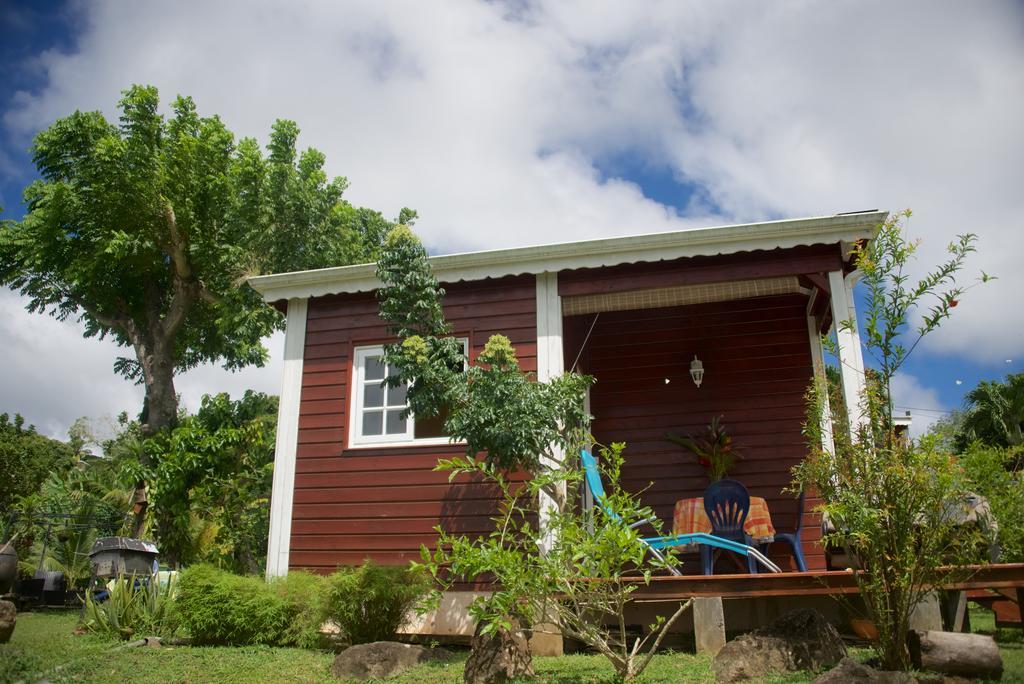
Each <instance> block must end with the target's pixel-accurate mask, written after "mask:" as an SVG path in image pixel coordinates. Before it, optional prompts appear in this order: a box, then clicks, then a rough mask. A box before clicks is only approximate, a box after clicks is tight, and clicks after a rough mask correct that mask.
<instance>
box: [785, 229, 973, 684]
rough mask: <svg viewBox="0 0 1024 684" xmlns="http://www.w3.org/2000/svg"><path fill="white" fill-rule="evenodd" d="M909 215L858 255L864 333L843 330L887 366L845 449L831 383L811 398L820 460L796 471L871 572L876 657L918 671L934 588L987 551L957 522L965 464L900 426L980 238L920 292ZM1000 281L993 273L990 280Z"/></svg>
mask: <svg viewBox="0 0 1024 684" xmlns="http://www.w3.org/2000/svg"><path fill="white" fill-rule="evenodd" d="M909 215H910V214H909V212H904V213H903V214H900V215H898V216H895V217H892V218H889V219H888V220H886V221H885V223H883V224H882V225H881V226H879V228H878V230H876V232H875V235H874V237H873V238H872V240H871V241H870V242H869V243H868V244H867V245H866V246H861V247H858V248H857V250H856V260H857V268H858V270H860V272H861V274H862V277H861V283H862V284H863V286H864V288H865V290H866V293H865V294H866V296H865V304H866V306H865V307H864V314H863V326H859V325H858V322H857V321H856V320H839V319H838V314H837V320H836V322H835V325H836V327H837V330H839V331H843V332H853V333H856V334H858V335H863V338H862V339H863V345H864V352H865V356H870V357H871V358H873V359H874V360H875V362H876V364H877V367H876V368H875V369H873V370H871V371H870V372H868V373H865V375H866V377H865V387H864V388H863V389H862V391H861V392H860V394H861V396H860V397H859V404H860V405H859V406H853V405H846V406H845V411H842V415H845V416H846V418H847V420H848V421H849V422H850V425H849V426H847V425H843V426H841V428H840V429H838V430H835V431H834V433H833V435H832V437H833V440H834V448H832V449H829V448H825V447H823V444H825V441H823V439H822V437H823V434H822V424H823V420H824V418H825V412H824V406H825V404H824V400H825V399H826V398H828V399H829V406H838V402H837V401H835V400H837V399H838V397H832V398H829V397H828V391H829V388H828V384H827V382H826V380H825V378H824V377H819V378H817V380H816V382H815V385H814V387H812V388H811V391H810V394H809V396H810V400H811V401H810V406H809V409H808V417H807V425H806V434H807V435H808V437H809V438H810V455H809V457H808V458H807V459H806V460H805V461H803V462H802V463H800V464H799V465H798V466H797V467H796V468H794V474H795V476H796V480H797V484H798V486H800V487H801V488H802V489H803V490H804V491H816V492H818V493H819V494H820V496H821V498H822V501H823V503H822V505H821V506H819V511H822V512H824V513H827V514H828V516H829V518H830V519H831V521H832V524H833V525H834V527H835V532H831V533H829V534H826V535H824V536H823V537H822V543H824V544H825V545H829V546H833V545H834V546H847V547H848V548H849V549H850V550H851V551H852V552H854V553H856V555H857V557H858V559H859V568H856V569H855V570H854V573H853V576H854V579H855V580H856V582H857V588H858V590H859V592H860V596H861V597H862V598H863V600H864V606H865V610H866V613H867V617H868V618H870V619H871V621H872V622H874V623H875V625H876V626H877V628H878V639H877V640H876V642H875V643H874V645H873V646H874V648H875V651H876V653H877V655H878V657H879V659H880V660H881V663H882V667H883V668H884V669H886V670H903V671H905V670H908V669H910V666H911V661H910V653H909V652H908V650H907V638H906V636H907V631H908V629H909V625H910V616H911V613H912V612H913V611H914V609H915V607H916V606H917V605H918V604H919V603H920V602H921V600H922V599H923V598H924V596H925V595H926V594H927V593H928V592H930V591H932V590H933V589H932V588H933V587H936V586H942V585H944V584H947V583H950V582H952V581H955V580H956V579H957V578H958V577H962V576H965V575H966V571H965V570H962V569H958V568H957V566H959V565H962V564H963V563H966V562H968V561H969V560H971V559H972V557H973V556H974V555H975V553H976V549H977V545H978V540H977V539H976V536H975V535H974V534H973V533H972V531H970V530H965V529H963V528H962V527H961V526H959V525H958V524H957V516H956V515H951V514H950V513H951V512H954V511H955V510H956V507H957V506H959V505H960V504H959V502H961V501H963V500H964V495H965V493H966V491H967V489H968V488H969V483H968V481H967V476H966V473H965V472H964V470H963V468H962V467H961V464H960V463H958V462H957V459H956V458H955V457H953V456H951V455H950V454H947V453H944V452H943V451H942V449H941V448H940V444H939V442H938V440H936V439H934V438H929V439H924V440H920V441H914V440H909V441H904V440H902V439H900V438H899V437H898V436H897V435H896V432H895V430H894V428H893V424H892V412H893V399H892V379H893V377H894V375H895V374H896V372H897V371H898V370H899V369H900V367H901V366H902V364H903V363H904V362H905V361H906V359H907V356H908V355H909V354H910V353H911V351H913V349H914V348H915V347H916V346H917V344H918V342H919V341H920V340H921V338H923V337H924V336H926V335H928V334H930V333H932V332H934V331H935V330H936V329H938V327H939V325H940V324H941V323H942V322H943V321H944V320H945V319H946V318H948V317H949V316H950V313H951V311H952V308H953V307H954V306H955V305H956V304H957V302H958V301H959V299H960V298H961V296H962V294H963V293H964V291H965V289H966V288H963V287H961V286H958V285H957V284H956V274H957V273H958V272H959V271H960V269H961V268H962V266H963V263H964V260H965V258H966V257H967V255H968V254H969V253H970V252H973V251H974V246H973V245H974V237H973V236H972V235H963V236H960V237H959V238H958V239H957V241H955V242H954V243H953V244H951V245H950V246H949V247H948V250H949V252H950V258H949V260H947V261H946V262H945V263H942V264H940V265H939V266H938V267H936V268H935V269H934V270H932V271H931V272H929V273H927V274H926V275H925V276H924V277H923V278H922V279H921V280H920V281H918V282H917V283H916V284H915V283H911V282H910V281H909V278H908V276H907V275H905V274H906V272H907V271H909V270H910V266H909V264H910V261H911V258H912V256H913V254H914V252H915V250H916V245H917V243H916V242H908V241H907V239H906V238H905V236H904V235H903V231H902V226H901V221H902V219H904V218H906V217H909ZM988 279H989V277H988V276H987V275H985V274H984V273H983V274H982V278H981V280H982V281H985V280H988ZM926 302H931V303H932V306H931V308H930V309H928V310H927V312H921V313H922V314H923V318H922V320H921V323H920V325H919V327H918V328H917V331H916V337H914V338H913V341H912V343H910V344H906V343H904V342H903V338H902V335H904V334H905V333H907V332H908V327H909V326H908V320H910V318H911V316H912V315H913V314H914V311H915V309H918V308H923V306H924V305H925V303H926Z"/></svg>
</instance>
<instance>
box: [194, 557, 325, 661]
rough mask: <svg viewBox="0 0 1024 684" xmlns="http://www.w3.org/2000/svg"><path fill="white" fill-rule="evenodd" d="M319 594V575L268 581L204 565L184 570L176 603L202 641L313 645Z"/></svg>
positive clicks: (196, 635) (196, 639) (224, 643)
mask: <svg viewBox="0 0 1024 684" xmlns="http://www.w3.org/2000/svg"><path fill="white" fill-rule="evenodd" d="M291 574H294V575H300V574H301V573H290V575H291ZM318 594H319V589H318V580H317V578H312V579H309V578H308V577H294V578H292V579H290V580H286V581H281V582H271V583H267V582H265V581H263V579H261V578H259V577H243V576H240V575H234V574H232V573H230V572H226V571H224V570H220V569H218V568H215V567H213V566H212V565H207V564H200V565H194V566H192V567H190V568H188V569H186V570H184V571H183V572H182V573H181V579H180V581H179V583H178V596H177V598H176V599H175V602H176V604H177V608H178V611H179V613H180V616H181V624H182V627H183V628H184V629H185V630H186V631H187V632H188V633H189V634H190V635H191V636H192V639H193V641H194V642H195V643H197V644H221V645H244V644H271V645H280V646H287V645H296V644H302V645H309V644H310V643H311V642H312V640H313V639H314V636H313V635H312V634H311V633H310V626H311V625H312V623H313V622H314V621H315V618H314V617H313V616H314V615H317V614H318V601H319V596H318Z"/></svg>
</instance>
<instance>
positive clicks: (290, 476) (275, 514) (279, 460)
mask: <svg viewBox="0 0 1024 684" xmlns="http://www.w3.org/2000/svg"><path fill="white" fill-rule="evenodd" d="M308 310H309V300H308V299H289V300H288V321H287V325H286V328H285V336H284V372H283V373H282V379H281V399H280V401H279V403H278V410H277V443H276V446H275V448H274V488H273V491H272V493H271V495H270V540H269V543H268V546H267V577H268V578H270V577H283V576H284V575H287V574H288V549H289V547H290V545H291V536H292V500H293V498H294V494H295V452H296V449H297V446H298V440H299V402H300V400H301V399H302V357H303V354H304V352H305V348H306V314H307V312H308Z"/></svg>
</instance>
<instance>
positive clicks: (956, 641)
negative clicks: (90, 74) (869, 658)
mask: <svg viewBox="0 0 1024 684" xmlns="http://www.w3.org/2000/svg"><path fill="white" fill-rule="evenodd" d="M907 642H908V645H909V646H910V659H911V662H912V663H913V664H914V667H915V668H916V669H918V670H929V671H931V672H941V673H942V674H947V675H954V676H959V677H977V678H979V679H980V678H984V679H999V678H1000V677H1002V676H1003V658H1002V656H1001V655H1000V654H999V647H998V646H997V645H996V642H995V641H994V640H993V639H992V637H990V636H985V635H983V634H964V633H961V632H935V631H927V632H918V631H916V630H912V631H911V632H910V634H909V637H908V639H907Z"/></svg>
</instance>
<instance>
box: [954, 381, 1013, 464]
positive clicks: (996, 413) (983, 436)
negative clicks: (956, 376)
mask: <svg viewBox="0 0 1024 684" xmlns="http://www.w3.org/2000/svg"><path fill="white" fill-rule="evenodd" d="M964 404H965V405H966V410H965V412H964V415H963V420H962V422H961V424H960V426H959V429H958V430H957V432H956V446H957V448H958V449H960V450H963V449H966V448H967V447H968V446H969V445H970V444H971V443H972V442H975V441H980V442H983V443H985V444H988V445H991V446H994V447H1009V446H1022V445H1024V432H1022V431H1024V373H1016V374H1010V375H1007V376H1006V380H1005V381H1004V382H998V381H995V380H982V381H981V382H979V383H978V386H977V387H975V388H974V389H972V390H971V391H970V392H968V393H967V396H966V397H964Z"/></svg>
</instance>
